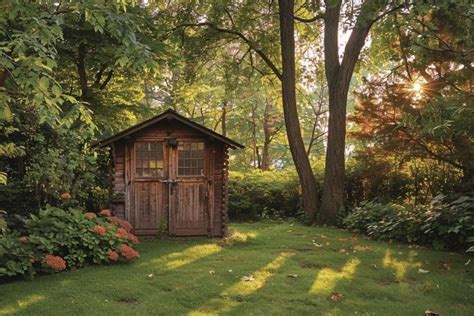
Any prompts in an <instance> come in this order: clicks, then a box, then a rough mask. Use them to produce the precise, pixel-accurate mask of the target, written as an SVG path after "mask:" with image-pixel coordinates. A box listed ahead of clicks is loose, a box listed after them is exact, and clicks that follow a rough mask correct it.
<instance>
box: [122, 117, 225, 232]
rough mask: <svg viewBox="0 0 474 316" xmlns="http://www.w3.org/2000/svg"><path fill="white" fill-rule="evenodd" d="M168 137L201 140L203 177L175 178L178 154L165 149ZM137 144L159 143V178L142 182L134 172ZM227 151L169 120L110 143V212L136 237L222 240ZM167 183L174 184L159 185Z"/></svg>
mask: <svg viewBox="0 0 474 316" xmlns="http://www.w3.org/2000/svg"><path fill="white" fill-rule="evenodd" d="M171 138H176V139H177V141H178V142H180V141H184V140H186V141H197V140H202V141H204V143H205V148H206V151H205V152H206V156H205V175H204V176H202V177H196V178H194V177H179V176H178V175H177V171H176V168H177V166H176V164H177V155H176V152H177V150H176V149H175V148H174V149H172V148H171V147H169V146H168V145H167V143H168V140H169V139H171ZM137 141H163V142H164V144H165V147H164V157H165V158H164V161H163V166H164V176H163V178H162V179H143V178H140V177H137V175H136V174H135V149H134V146H135V142H137ZM226 153H227V148H226V146H225V145H224V144H223V143H221V142H219V141H215V140H214V139H210V138H209V137H208V136H207V135H205V134H203V133H201V132H199V131H196V130H194V129H192V128H190V127H189V126H187V125H185V124H183V123H181V122H178V121H168V120H167V121H162V122H160V124H159V125H158V126H150V127H147V128H144V129H142V130H140V131H138V132H136V133H134V134H133V135H130V136H129V137H128V138H126V139H123V140H122V141H118V142H116V143H114V146H113V158H114V165H113V193H114V197H116V198H115V199H114V202H113V211H114V213H115V214H116V215H117V216H120V217H122V218H125V219H127V220H129V221H130V222H131V224H132V225H133V227H134V231H135V233H136V234H137V235H147V236H156V235H157V234H158V233H160V232H165V231H164V230H168V233H172V234H175V235H208V236H223V234H224V233H225V226H226V219H227V214H226V212H227V203H226V202H225V201H224V200H225V199H226V196H227V186H226V175H227V156H226ZM167 179H171V180H177V182H176V184H168V183H165V182H164V180H167ZM120 196H121V197H122V198H121V199H120ZM223 199H224V200H223ZM170 210H171V213H170ZM224 213H225V214H224ZM177 223H179V224H177ZM176 225H178V226H180V227H177V226H176Z"/></svg>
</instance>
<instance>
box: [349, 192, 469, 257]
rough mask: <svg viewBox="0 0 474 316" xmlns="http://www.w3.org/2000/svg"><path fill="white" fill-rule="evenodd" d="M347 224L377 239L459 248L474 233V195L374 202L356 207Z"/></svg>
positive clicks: (463, 245)
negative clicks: (426, 201) (415, 202)
mask: <svg viewBox="0 0 474 316" xmlns="http://www.w3.org/2000/svg"><path fill="white" fill-rule="evenodd" d="M343 223H344V226H345V227H346V228H348V229H351V230H358V231H361V232H363V233H366V234H367V235H369V236H371V237H373V238H374V239H381V240H396V241H402V242H407V243H419V244H429V245H432V246H434V247H437V248H447V249H459V248H462V247H465V246H466V242H467V238H468V237H469V236H472V235H473V234H474V198H473V197H469V196H460V197H458V198H456V199H453V198H450V197H446V196H443V195H439V196H437V197H435V198H434V199H433V200H432V201H431V203H429V204H426V205H418V206H412V205H409V204H397V203H387V204H384V203H380V202H374V201H371V202H367V203H365V204H363V205H362V206H360V207H357V208H355V209H354V211H353V212H352V213H351V214H349V215H348V216H347V217H346V218H345V219H344V221H343Z"/></svg>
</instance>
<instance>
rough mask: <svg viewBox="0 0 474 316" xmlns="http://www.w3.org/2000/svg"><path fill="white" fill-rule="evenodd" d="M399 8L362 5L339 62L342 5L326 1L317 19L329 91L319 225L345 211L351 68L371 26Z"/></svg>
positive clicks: (337, 0)
mask: <svg viewBox="0 0 474 316" xmlns="http://www.w3.org/2000/svg"><path fill="white" fill-rule="evenodd" d="M401 7H402V6H398V5H397V6H393V7H392V6H387V5H386V4H385V3H384V2H383V1H375V0H366V1H363V2H362V3H361V4H360V7H359V8H358V10H357V11H358V16H357V18H356V20H355V21H354V27H353V28H352V31H351V34H350V36H349V40H348V41H347V44H346V46H345V48H344V53H343V57H342V60H340V55H339V27H340V24H341V9H342V8H343V3H342V1H341V0H326V1H325V12H324V14H323V15H321V16H320V17H319V18H321V17H322V18H323V19H324V58H325V60H324V61H325V69H326V78H327V83H328V89H329V121H328V142H327V150H326V166H325V174H324V185H323V193H322V199H321V211H320V213H319V215H318V222H319V223H320V224H335V223H336V213H337V211H338V210H340V209H343V208H344V180H345V138H346V108H347V97H348V92H349V86H350V81H351V78H352V75H353V72H354V68H355V66H356V63H357V61H358V59H359V55H360V52H361V50H362V48H363V46H364V44H365V40H366V38H367V35H368V34H369V30H370V28H371V26H372V25H373V24H374V23H375V22H376V21H377V20H379V19H380V18H382V17H383V16H385V15H387V14H388V13H390V12H393V11H395V10H397V9H399V8H401ZM350 10H352V8H350ZM384 10H385V11H384ZM353 13H354V12H351V14H353Z"/></svg>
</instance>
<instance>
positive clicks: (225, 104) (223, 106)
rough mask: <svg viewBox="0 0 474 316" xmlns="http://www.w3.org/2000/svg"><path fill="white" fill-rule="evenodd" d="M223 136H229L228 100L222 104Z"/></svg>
mask: <svg viewBox="0 0 474 316" xmlns="http://www.w3.org/2000/svg"><path fill="white" fill-rule="evenodd" d="M221 126H222V135H224V136H227V100H224V102H223V103H222V119H221Z"/></svg>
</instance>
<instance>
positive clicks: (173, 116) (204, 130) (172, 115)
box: [93, 109, 244, 149]
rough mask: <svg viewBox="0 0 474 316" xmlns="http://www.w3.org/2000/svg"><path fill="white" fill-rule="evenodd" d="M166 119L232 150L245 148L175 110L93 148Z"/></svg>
mask: <svg viewBox="0 0 474 316" xmlns="http://www.w3.org/2000/svg"><path fill="white" fill-rule="evenodd" d="M165 119H175V120H177V121H179V122H181V123H183V124H185V125H187V126H189V127H191V128H193V129H195V130H198V131H200V132H202V133H204V134H206V135H208V136H210V137H212V138H214V139H216V140H218V141H220V142H222V143H225V144H227V145H229V146H230V147H231V148H234V149H235V148H237V147H238V148H244V146H243V145H241V144H239V143H237V142H236V141H233V140H232V139H230V138H228V137H225V136H224V135H221V134H219V133H216V132H214V131H213V130H211V129H209V128H207V127H205V126H203V125H201V124H199V123H196V122H194V121H192V120H190V119H188V118H186V117H184V116H182V115H180V114H178V113H177V112H176V111H174V110H173V109H168V110H166V111H164V112H163V113H161V114H159V115H157V116H154V117H152V118H150V119H148V120H146V121H143V122H141V123H138V124H137V125H134V126H132V127H129V128H127V129H125V130H123V131H121V132H118V133H117V134H115V135H112V136H110V137H107V138H105V139H102V140H100V141H98V142H97V143H95V144H94V145H93V147H99V148H100V147H105V146H108V145H110V144H112V143H113V142H115V141H117V140H120V139H122V138H124V137H126V136H128V135H131V134H134V133H136V132H138V131H140V130H142V129H144V128H146V127H149V126H151V125H153V124H156V123H158V122H161V121H163V120H165Z"/></svg>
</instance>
